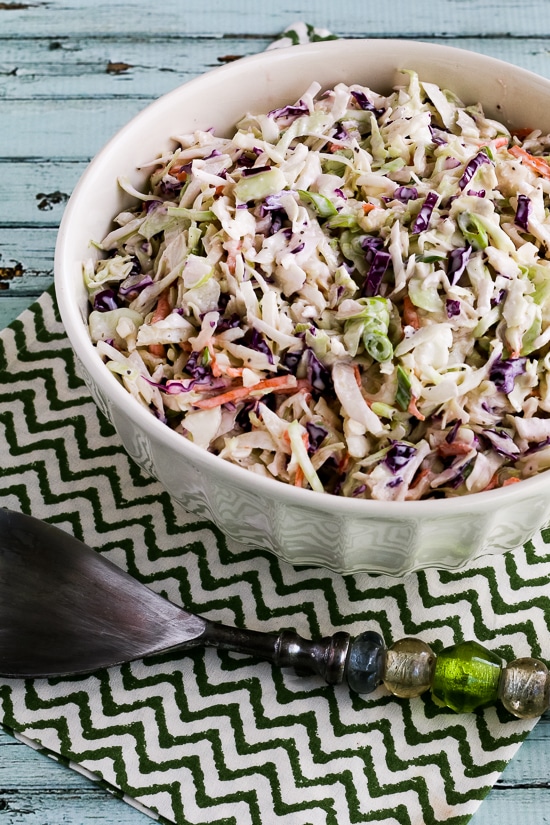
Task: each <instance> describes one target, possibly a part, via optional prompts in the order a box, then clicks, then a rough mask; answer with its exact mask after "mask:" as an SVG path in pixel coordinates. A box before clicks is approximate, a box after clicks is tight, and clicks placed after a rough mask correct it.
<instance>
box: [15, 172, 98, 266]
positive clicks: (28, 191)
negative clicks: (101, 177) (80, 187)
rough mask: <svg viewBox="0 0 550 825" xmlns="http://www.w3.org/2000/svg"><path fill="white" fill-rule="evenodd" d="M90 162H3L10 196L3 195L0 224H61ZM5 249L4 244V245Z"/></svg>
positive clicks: (43, 225)
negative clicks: (79, 180)
mask: <svg viewBox="0 0 550 825" xmlns="http://www.w3.org/2000/svg"><path fill="white" fill-rule="evenodd" d="M86 165H87V164H86V163H85V162H83V161H81V162H76V163H63V162H61V161H52V162H50V161H47V160H45V161H43V162H41V163H40V165H39V166H38V165H37V164H36V163H34V162H33V163H17V162H11V163H0V178H1V179H3V180H10V197H9V198H0V226H4V227H10V226H13V227H27V226H40V227H48V226H55V227H57V226H59V221H60V220H61V215H62V214H63V210H64V208H65V204H66V203H67V200H68V198H69V196H70V194H71V192H72V191H73V189H74V187H75V184H76V183H77V181H78V179H79V177H80V176H81V175H82V173H83V171H84V169H85V168H86ZM0 250H1V246H0Z"/></svg>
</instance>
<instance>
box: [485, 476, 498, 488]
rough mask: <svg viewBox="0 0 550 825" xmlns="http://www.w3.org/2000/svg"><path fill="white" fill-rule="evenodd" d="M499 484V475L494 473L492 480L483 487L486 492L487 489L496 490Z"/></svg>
mask: <svg viewBox="0 0 550 825" xmlns="http://www.w3.org/2000/svg"><path fill="white" fill-rule="evenodd" d="M497 485H498V476H497V474H496V473H495V474H494V475H493V477H492V478H491V480H490V482H489V483H488V484H487V486H486V487H484V488H483V492H485V490H494V488H495V487H497Z"/></svg>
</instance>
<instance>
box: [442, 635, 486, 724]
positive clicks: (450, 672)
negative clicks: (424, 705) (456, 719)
mask: <svg viewBox="0 0 550 825" xmlns="http://www.w3.org/2000/svg"><path fill="white" fill-rule="evenodd" d="M501 670H502V660H501V659H500V657H499V656H497V655H496V654H495V653H492V652H491V651H490V650H486V649H485V648H484V647H483V646H482V645H480V644H479V643H478V642H461V643H460V644H457V645H453V646H452V647H448V648H446V649H445V650H442V651H441V653H438V655H437V662H436V665H435V671H434V678H433V684H432V696H433V698H434V702H436V704H439V705H444V706H446V707H448V708H451V709H452V710H455V711H457V713H468V712H470V711H473V710H475V709H476V708H480V707H483V706H484V705H488V704H491V703H492V702H495V701H496V700H497V699H498V685H499V680H500V674H501Z"/></svg>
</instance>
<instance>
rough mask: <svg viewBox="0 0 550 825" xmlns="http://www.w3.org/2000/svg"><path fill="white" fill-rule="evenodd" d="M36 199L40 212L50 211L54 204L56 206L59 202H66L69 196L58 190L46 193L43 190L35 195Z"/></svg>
mask: <svg viewBox="0 0 550 825" xmlns="http://www.w3.org/2000/svg"><path fill="white" fill-rule="evenodd" d="M36 200H37V201H38V204H37V206H38V208H39V209H40V210H41V211H42V212H50V211H51V210H52V209H53V208H54V206H58V205H59V204H60V203H66V202H67V201H68V200H69V196H68V195H67V194H66V193H65V192H60V191H59V190H57V191H55V192H49V193H47V194H46V193H45V192H39V193H38V194H37V195H36Z"/></svg>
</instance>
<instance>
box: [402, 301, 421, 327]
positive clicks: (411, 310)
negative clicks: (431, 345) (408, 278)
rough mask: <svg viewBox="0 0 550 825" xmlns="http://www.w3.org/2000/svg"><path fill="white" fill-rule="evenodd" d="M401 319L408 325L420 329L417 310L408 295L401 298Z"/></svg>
mask: <svg viewBox="0 0 550 825" xmlns="http://www.w3.org/2000/svg"><path fill="white" fill-rule="evenodd" d="M403 320H404V321H405V324H406V325H407V326H408V327H412V328H413V329H420V318H419V316H418V312H417V311H416V308H415V306H414V304H413V302H412V301H411V299H410V298H409V296H408V295H405V297H404V298H403Z"/></svg>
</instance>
